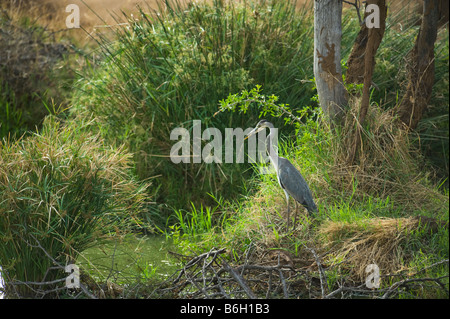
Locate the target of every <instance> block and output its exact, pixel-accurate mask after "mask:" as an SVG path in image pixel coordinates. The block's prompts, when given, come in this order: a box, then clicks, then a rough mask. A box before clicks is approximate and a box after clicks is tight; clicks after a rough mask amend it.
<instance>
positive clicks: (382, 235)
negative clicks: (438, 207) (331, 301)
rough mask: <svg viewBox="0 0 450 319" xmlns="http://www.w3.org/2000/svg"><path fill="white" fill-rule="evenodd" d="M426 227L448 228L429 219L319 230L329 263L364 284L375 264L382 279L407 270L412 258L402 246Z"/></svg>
mask: <svg viewBox="0 0 450 319" xmlns="http://www.w3.org/2000/svg"><path fill="white" fill-rule="evenodd" d="M424 227H426V228H427V229H428V230H430V231H437V229H438V227H448V225H446V224H445V225H444V224H441V223H438V222H437V221H436V220H434V219H432V218H426V217H407V218H373V219H367V220H360V221H359V222H356V223H355V222H353V223H349V222H336V221H328V222H325V223H323V224H322V225H321V226H320V227H319V235H320V236H321V237H322V239H323V240H324V245H323V247H322V249H323V250H324V251H326V252H327V256H326V262H327V263H329V264H330V265H333V264H338V263H341V265H342V267H343V268H344V269H346V271H348V273H349V277H350V278H351V279H352V280H354V281H356V282H364V280H365V278H366V277H367V273H366V267H367V266H368V265H370V264H376V265H377V266H378V267H379V268H380V274H382V275H387V274H390V275H392V274H397V273H399V272H401V271H405V270H408V269H407V267H406V266H405V265H406V264H407V260H408V257H409V256H408V253H406V252H405V251H406V249H405V247H404V246H402V244H404V243H405V242H406V240H407V238H408V236H412V235H411V233H412V232H414V231H417V230H419V229H423V228H424Z"/></svg>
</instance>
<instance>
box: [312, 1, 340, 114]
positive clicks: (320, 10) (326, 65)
mask: <svg viewBox="0 0 450 319" xmlns="http://www.w3.org/2000/svg"><path fill="white" fill-rule="evenodd" d="M341 16H342V1H340V0H315V1H314V76H315V78H316V87H317V93H318V95H319V103H320V106H321V107H322V110H323V112H324V114H325V115H326V116H327V117H328V119H329V120H331V121H333V122H334V121H336V120H337V121H339V120H340V118H341V117H342V115H343V114H344V107H345V105H346V104H347V96H346V90H345V87H344V85H343V80H342V69H341V36H342V27H341Z"/></svg>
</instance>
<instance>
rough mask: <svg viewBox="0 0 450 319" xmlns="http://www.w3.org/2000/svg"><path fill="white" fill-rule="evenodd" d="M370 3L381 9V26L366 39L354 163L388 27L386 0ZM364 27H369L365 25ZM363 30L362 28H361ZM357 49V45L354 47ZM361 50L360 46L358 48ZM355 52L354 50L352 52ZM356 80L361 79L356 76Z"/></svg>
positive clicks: (351, 160)
mask: <svg viewBox="0 0 450 319" xmlns="http://www.w3.org/2000/svg"><path fill="white" fill-rule="evenodd" d="M368 4H376V5H377V6H378V8H379V10H380V27H379V28H370V29H368V31H367V33H368V35H367V38H368V39H367V41H365V49H364V55H363V57H364V65H363V66H364V68H363V74H364V77H363V80H364V81H363V83H364V86H363V92H362V98H361V107H360V110H359V117H358V122H359V125H358V126H357V127H356V132H355V140H354V142H353V145H352V148H351V150H350V153H349V157H348V159H347V162H348V163H353V161H354V160H355V156H356V151H357V149H358V148H359V145H360V144H361V125H362V124H363V123H364V120H365V118H366V115H367V111H368V110H369V104H370V87H371V86H372V76H373V70H374V68H375V55H376V53H377V50H378V47H379V46H380V43H381V40H382V39H383V35H384V31H385V29H386V15H387V6H386V0H370V1H368ZM364 28H366V29H367V27H366V26H365V25H364ZM361 32H362V30H361ZM361 32H360V33H361ZM353 49H355V47H353ZM356 50H357V51H359V50H360V49H359V48H356ZM352 53H353V52H352ZM355 80H359V79H358V78H356V79H355Z"/></svg>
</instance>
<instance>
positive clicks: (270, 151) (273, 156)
mask: <svg viewBox="0 0 450 319" xmlns="http://www.w3.org/2000/svg"><path fill="white" fill-rule="evenodd" d="M269 130H270V133H269V135H268V136H267V139H266V152H267V155H269V159H270V162H271V163H272V165H273V166H274V167H275V170H276V171H278V153H277V152H276V151H275V149H274V148H273V138H274V135H273V131H272V128H269Z"/></svg>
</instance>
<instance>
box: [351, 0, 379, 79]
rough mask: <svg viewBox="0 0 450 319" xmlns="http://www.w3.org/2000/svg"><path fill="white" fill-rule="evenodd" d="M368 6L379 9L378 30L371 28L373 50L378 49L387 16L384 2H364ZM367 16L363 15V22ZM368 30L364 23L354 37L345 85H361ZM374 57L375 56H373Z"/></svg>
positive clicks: (371, 0) (373, 0)
mask: <svg viewBox="0 0 450 319" xmlns="http://www.w3.org/2000/svg"><path fill="white" fill-rule="evenodd" d="M369 4H376V5H377V6H378V8H380V28H372V29H375V30H372V32H375V34H373V35H372V41H375V42H374V43H372V46H373V49H374V50H375V52H376V50H377V49H378V47H379V45H380V43H381V40H382V39H383V35H384V31H385V29H386V15H387V6H386V0H369V1H367V2H366V6H365V7H367V5H369ZM368 15H369V13H368V12H365V14H364V20H365V19H366V18H367V16H368ZM369 30H371V29H369V28H368V27H367V25H366V23H363V24H362V25H361V29H360V30H359V33H358V35H357V36H356V39H355V42H354V44H353V48H352V52H351V53H350V56H349V57H348V60H347V73H346V76H345V81H346V82H347V83H355V84H362V83H363V82H364V72H365V69H366V67H365V63H366V62H365V54H366V47H367V42H368V38H369ZM374 56H375V54H374ZM372 60H373V61H372V68H374V67H375V59H372Z"/></svg>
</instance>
